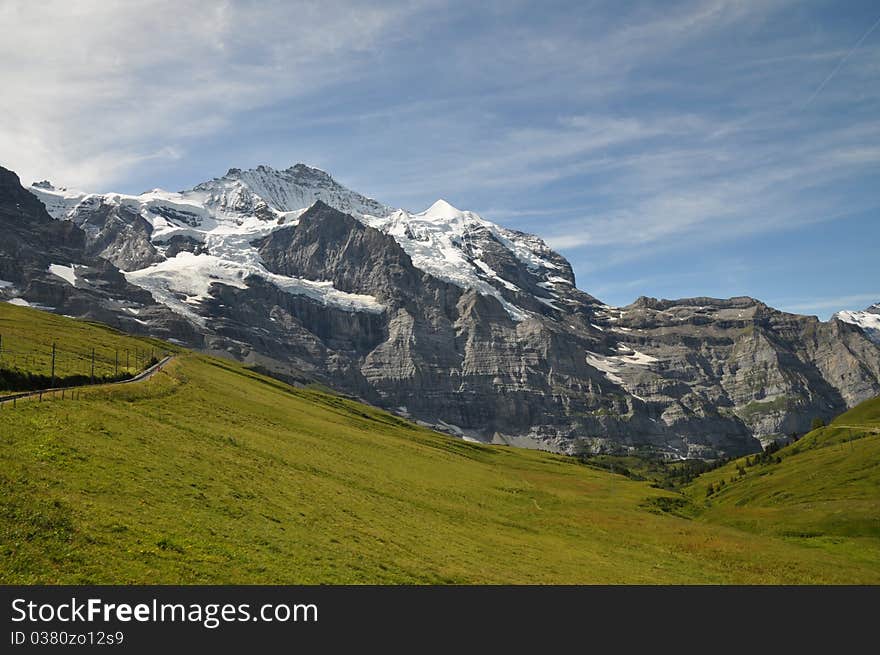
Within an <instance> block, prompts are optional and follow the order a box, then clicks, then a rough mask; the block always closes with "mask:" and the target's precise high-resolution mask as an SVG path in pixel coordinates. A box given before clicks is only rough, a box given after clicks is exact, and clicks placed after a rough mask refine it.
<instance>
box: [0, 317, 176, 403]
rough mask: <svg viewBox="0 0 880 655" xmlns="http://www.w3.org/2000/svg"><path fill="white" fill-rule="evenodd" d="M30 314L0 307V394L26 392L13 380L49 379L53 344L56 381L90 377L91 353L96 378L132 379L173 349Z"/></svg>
mask: <svg viewBox="0 0 880 655" xmlns="http://www.w3.org/2000/svg"><path fill="white" fill-rule="evenodd" d="M35 311H36V310H33V309H29V308H26V307H17V306H15V305H10V304H9V303H0V370H2V371H4V372H6V375H2V374H0V392H3V391H9V390H21V389H23V388H27V385H24V386H23V387H22V386H21V385H15V386H13V385H12V384H11V381H12V380H13V379H19V378H22V377H25V378H27V377H37V378H39V377H43V378H50V376H51V371H52V344H53V343H54V344H55V345H56V355H55V376H56V381H63V380H65V379H66V378H73V377H76V376H79V377H89V378H90V377H91V374H92V350H93V349H94V351H95V367H94V374H95V377H96V378H98V379H100V378H110V377H113V376H115V375H117V373H119V374H129V375H133V374H135V373H137V372H139V371H140V370H142V369H143V368H145V366H146V364H147V363H148V362H149V360H150V359H151V358H152V357H153V356H156V357H159V356H161V355H162V354H163V353H165V352H168V351H174V350H177V348H175V347H174V346H173V345H171V344H167V343H165V342H162V341H159V340H157V339H149V338H136V337H132V336H129V335H127V334H125V333H123V332H119V331H118V330H113V329H111V328H109V327H107V326H105V325H100V324H96V323H88V322H86V321H72V320H70V319H67V318H65V317H64V316H56V315H55V314H49V313H44V312H40V313H39V314H38V315H36V317H35ZM117 357H118V359H117ZM46 386H48V384H47V385H46Z"/></svg>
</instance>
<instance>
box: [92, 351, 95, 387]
mask: <svg viewBox="0 0 880 655" xmlns="http://www.w3.org/2000/svg"><path fill="white" fill-rule="evenodd" d="M92 384H95V349H94V348H92Z"/></svg>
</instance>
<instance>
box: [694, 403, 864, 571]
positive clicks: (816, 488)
mask: <svg viewBox="0 0 880 655" xmlns="http://www.w3.org/2000/svg"><path fill="white" fill-rule="evenodd" d="M755 459H756V458H755V457H754V456H753V457H748V458H742V459H739V460H736V461H734V462H731V463H729V464H727V465H726V466H724V467H722V468H719V469H716V470H714V471H711V472H709V473H706V474H704V475H703V476H701V477H700V478H699V479H698V480H696V481H695V482H694V483H693V484H692V485H690V486H689V487H688V488H687V490H686V493H687V494H688V496H689V497H690V498H691V499H692V500H693V502H694V504H695V505H696V506H697V507H698V508H699V510H698V512H699V520H700V521H707V522H712V523H715V524H722V525H726V526H730V527H735V528H738V529H742V530H746V531H749V532H753V533H756V534H762V535H768V536H774V537H780V538H783V539H785V540H787V541H789V542H794V543H799V544H803V545H806V546H809V547H811V548H813V549H815V550H824V551H828V552H838V553H845V554H847V556H848V557H851V558H852V559H853V560H854V561H861V562H864V563H865V564H866V565H869V566H873V567H874V568H875V569H876V570H880V398H875V399H873V400H869V401H867V402H864V403H862V404H861V405H859V406H857V407H855V408H853V409H852V410H850V411H848V412H846V413H845V414H842V415H840V416H839V417H837V418H836V419H835V420H834V421H833V422H832V423H831V424H830V425H828V426H827V427H823V428H820V429H818V430H814V431H812V432H810V433H808V434H807V435H805V436H804V437H803V438H802V439H800V440H799V441H798V442H796V443H794V444H791V445H789V446H787V447H785V448H782V449H781V450H780V451H778V452H777V453H774V454H773V455H772V456H771V457H768V458H765V459H766V460H767V461H766V462H762V463H755ZM722 481H724V486H720V485H721V482H722ZM710 485H711V486H712V487H713V489H714V490H715V491H714V493H712V494H711V495H707V489H708V488H709V486H710Z"/></svg>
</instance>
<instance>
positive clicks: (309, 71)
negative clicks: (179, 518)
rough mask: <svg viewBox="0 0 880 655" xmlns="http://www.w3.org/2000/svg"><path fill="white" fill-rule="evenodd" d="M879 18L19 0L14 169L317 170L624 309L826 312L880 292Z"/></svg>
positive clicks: (9, 35) (1, 54) (857, 8)
mask: <svg viewBox="0 0 880 655" xmlns="http://www.w3.org/2000/svg"><path fill="white" fill-rule="evenodd" d="M477 4H480V6H479V7H477V6H476V5H477ZM36 5H39V6H36ZM878 21H880V5H878V4H877V3H876V1H873V2H871V1H868V2H857V1H837V2H809V1H807V2H804V1H801V2H792V1H787V0H740V1H722V0H718V1H705V2H588V1H584V0H581V1H579V2H541V3H538V2H531V3H529V2H515V1H506V2H497V3H494V2H487V3H471V2H462V3H450V2H439V1H426V2H418V1H414V2H388V3H362V2H358V3H354V2H351V3H327V2H320V3H318V2H315V3H291V2H277V3H276V2H211V3H208V2H203V3H187V2H142V3H137V4H136V5H135V3H118V4H116V5H114V4H112V3H73V2H58V3H29V2H15V1H12V2H4V3H2V5H0V25H2V26H3V28H4V29H3V32H4V39H3V41H2V42H0V61H2V62H3V63H2V64H0V84H2V88H3V89H4V99H5V100H6V102H5V103H4V105H5V106H4V114H5V117H4V121H3V123H2V124H0V163H2V164H3V165H4V166H7V167H9V168H12V169H14V170H16V171H18V172H19V173H20V174H21V176H22V177H23V179H24V181H26V182H30V181H32V180H33V179H42V178H49V179H51V180H52V181H53V182H55V183H57V184H63V185H68V186H74V187H79V188H85V189H87V190H93V191H108V190H113V191H121V192H131V193H137V192H140V191H143V190H145V189H147V188H152V187H155V186H160V187H163V188H169V189H182V188H187V187H190V186H193V185H194V184H196V183H198V182H200V181H203V180H205V179H208V178H210V177H213V176H216V175H221V174H222V173H224V172H225V171H226V169H227V168H229V167H232V166H236V167H242V168H243V167H250V166H255V165H257V164H260V163H265V164H269V165H272V166H275V167H287V166H288V165H290V164H292V163H295V162H298V161H303V162H306V163H309V164H312V165H316V166H319V167H321V168H324V169H326V170H328V171H330V172H331V173H332V174H333V175H334V176H335V177H336V178H337V179H338V180H339V181H340V182H342V183H343V184H345V185H347V186H349V187H351V188H354V189H356V190H358V191H360V192H362V193H365V194H367V195H371V196H373V197H376V198H378V199H379V200H381V201H383V202H385V203H387V204H390V205H394V206H402V207H406V208H408V209H415V210H420V209H423V208H425V207H427V206H428V205H430V204H431V203H432V202H433V201H434V200H436V199H437V198H439V197H442V198H445V199H446V200H448V201H449V202H451V203H452V204H454V205H456V206H458V207H460V208H463V209H471V210H474V211H477V212H479V213H481V214H482V215H483V216H485V217H486V218H488V219H490V220H494V221H496V222H498V223H501V224H503V225H506V226H508V227H512V228H515V229H520V230H524V231H528V232H533V233H536V234H539V235H541V236H542V237H544V238H545V239H546V240H547V241H548V242H549V243H550V244H551V245H552V246H554V247H555V248H556V249H558V250H559V251H560V252H562V253H563V254H564V255H565V256H566V257H568V258H569V259H570V261H571V262H572V264H573V266H574V269H575V273H576V275H577V279H578V286H579V287H581V288H582V289H584V290H586V291H588V292H589V293H592V294H593V295H595V296H597V297H599V298H601V299H602V300H604V301H606V302H609V303H611V304H627V303H629V302H632V301H633V300H634V299H635V298H636V297H638V296H639V295H650V296H656V297H665V298H678V297H686V296H695V295H706V296H718V297H728V296H732V295H751V296H755V297H758V298H760V299H762V300H764V301H765V302H768V303H769V304H772V305H774V306H777V307H780V308H782V309H786V310H790V311H796V312H800V313H808V314H817V315H819V316H821V317H823V318H826V317H827V316H829V315H830V314H831V313H832V312H834V311H836V310H838V309H845V308H848V309H861V308H863V307H864V306H866V305H868V304H870V303H871V302H875V301H878V300H880V281H878V276H877V274H876V260H877V254H878V244H880V191H878V189H880V27H878ZM872 28H873V30H872Z"/></svg>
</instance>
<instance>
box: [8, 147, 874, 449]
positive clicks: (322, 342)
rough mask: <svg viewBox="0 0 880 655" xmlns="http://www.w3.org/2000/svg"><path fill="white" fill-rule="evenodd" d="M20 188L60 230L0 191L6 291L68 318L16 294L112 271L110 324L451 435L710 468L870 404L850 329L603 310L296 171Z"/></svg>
mask: <svg viewBox="0 0 880 655" xmlns="http://www.w3.org/2000/svg"><path fill="white" fill-rule="evenodd" d="M29 191H30V193H32V194H34V196H36V197H37V198H39V199H40V200H41V201H42V203H43V204H44V205H45V208H46V209H47V210H48V212H49V213H50V214H51V215H52V216H53V217H54V218H55V219H58V220H57V221H55V222H52V221H50V220H48V216H47V215H46V214H45V212H44V211H43V209H42V205H41V204H40V203H39V202H36V201H35V200H34V196H31V195H30V194H29V193H27V192H25V191H24V190H22V189H21V188H20V187H17V181H16V184H14V185H12V184H10V185H9V187H8V188H7V187H3V189H2V192H0V206H2V207H6V208H7V210H8V212H7V214H8V218H6V216H7V214H4V215H3V216H4V218H3V220H4V221H6V220H9V221H12V223H16V222H17V225H18V228H17V232H16V234H19V235H20V236H19V237H17V238H20V239H22V240H24V239H30V241H29V242H28V243H30V244H32V246H31V247H32V250H33V253H34V254H33V255H32V257H33V258H36V259H35V260H34V261H35V262H36V263H33V264H30V263H28V262H29V261H30V260H29V259H28V258H27V257H19V256H18V255H17V254H16V253H18V252H22V249H21V248H18V250H16V249H15V247H13V248H7V246H6V240H4V242H3V245H2V247H0V257H4V259H0V278H2V279H3V280H7V281H9V283H10V284H9V285H7V287H5V288H4V289H2V290H0V291H2V293H4V294H5V295H6V297H7V298H11V297H13V296H14V297H16V298H18V299H19V301H22V299H23V300H25V301H28V302H31V301H33V302H36V303H40V304H45V305H48V306H50V307H52V308H55V309H56V310H57V311H63V312H64V313H68V314H74V315H85V314H84V313H83V312H81V311H77V310H76V309H75V308H72V307H71V306H70V303H60V304H59V303H58V302H57V301H56V300H53V301H52V302H49V301H48V299H47V298H46V297H45V296H44V295H40V293H39V292H38V290H37V288H36V287H34V288H31V286H29V284H30V283H28V282H24V280H25V278H29V279H43V280H46V279H49V280H51V282H52V283H53V284H54V285H55V286H56V287H57V286H59V285H63V284H65V282H64V280H61V281H60V282H58V281H57V280H55V279H53V278H52V274H51V273H49V272H48V271H49V269H48V267H49V266H50V265H52V264H53V263H59V262H60V263H64V264H65V265H70V262H79V261H83V262H85V261H88V262H92V263H94V262H97V261H102V262H104V264H103V265H104V266H106V267H107V270H108V271H110V273H108V275H110V274H113V275H116V276H118V277H119V278H122V277H123V276H124V280H120V283H121V284H123V285H124V288H125V289H126V291H125V293H124V294H123V296H124V297H125V300H124V301H123V302H118V299H114V297H113V296H112V295H111V294H110V292H109V291H108V293H107V295H106V298H102V300H101V303H102V304H101V306H102V307H105V306H106V307H108V308H109V309H107V311H110V312H112V313H113V314H114V316H115V317H116V322H117V323H119V322H120V321H123V320H127V319H128V316H136V317H137V319H138V326H139V327H140V329H142V330H149V331H153V332H155V333H156V334H157V335H158V336H166V337H167V336H169V335H172V334H173V336H174V338H177V339H179V340H182V341H185V342H187V343H190V344H191V345H194V346H195V347H199V348H203V349H206V350H208V351H211V352H215V353H219V354H224V355H227V356H232V357H235V358H237V359H239V360H242V361H244V362H247V363H250V364H252V365H254V366H256V367H259V368H260V369H261V370H264V371H267V372H270V373H271V374H273V375H275V376H278V377H281V378H284V379H288V380H292V381H303V382H305V381H318V382H322V383H324V384H327V385H330V386H332V387H334V388H337V389H339V390H341V391H343V392H346V393H349V394H352V395H355V396H358V397H360V398H362V399H364V400H366V401H368V402H371V403H374V404H377V405H381V406H383V407H386V408H388V409H390V410H392V411H395V412H397V413H399V414H401V415H404V416H407V417H410V418H412V419H415V420H418V421H422V422H424V423H426V424H428V425H432V426H434V427H437V428H439V429H442V430H445V431H448V432H450V433H453V434H457V435H459V436H461V437H463V438H466V439H474V440H479V441H487V442H496V443H507V444H513V445H519V446H526V447H537V448H545V449H550V450H555V451H559V452H566V453H576V452H581V451H585V450H589V451H600V450H605V451H607V450H620V449H624V450H625V449H633V448H649V449H653V450H655V451H657V452H660V453H664V454H667V455H669V456H678V457H688V456H690V457H693V456H698V457H713V456H717V455H719V454H739V453H745V452H752V451H755V450H758V449H759V448H760V446H761V444H762V443H767V442H768V441H771V440H773V439H775V438H777V437H779V436H782V435H787V434H790V433H791V432H804V431H806V430H807V429H808V428H809V423H810V421H811V420H812V418H814V417H816V416H821V417H825V418H830V417H831V416H833V415H835V414H837V413H839V412H841V411H843V410H844V409H846V408H847V407H850V406H852V405H854V404H856V403H858V402H860V401H861V400H864V399H865V398H868V397H871V396H875V395H877V394H880V348H878V346H877V345H875V344H874V343H872V342H871V341H870V340H869V339H868V338H867V336H866V334H865V331H864V330H863V329H862V328H861V327H859V326H858V325H854V324H852V323H848V322H845V321H844V320H838V319H832V320H831V321H829V322H826V323H823V322H820V321H818V320H817V319H816V318H814V317H806V316H797V315H793V314H787V313H784V312H780V311H777V310H775V309H772V308H770V307H768V306H766V305H764V304H763V303H761V302H759V301H757V300H754V299H752V298H732V299H729V300H717V299H711V298H694V299H684V300H656V299H652V298H640V299H639V300H637V301H636V302H635V303H633V304H632V305H629V306H627V307H609V306H607V305H605V304H603V303H602V302H600V301H599V300H597V299H596V298H594V297H592V296H590V295H589V294H587V293H585V292H583V291H581V290H579V289H577V287H576V286H575V279H574V275H573V273H572V270H571V266H570V265H569V264H568V262H567V261H566V260H565V259H564V258H563V257H561V256H560V255H559V254H557V253H555V252H553V251H552V250H551V249H550V248H548V247H547V246H546V244H544V242H543V241H541V240H540V239H539V238H537V237H534V236H531V235H526V234H522V233H519V232H515V231H512V230H507V229H505V228H502V227H500V226H498V225H495V224H493V223H491V222H489V221H486V220H484V219H483V218H482V217H480V216H478V215H477V214H474V213H472V212H466V211H460V210H458V209H456V208H454V207H452V206H451V205H449V204H448V203H446V202H444V201H438V202H437V203H435V204H434V205H432V206H431V207H430V208H429V209H427V210H426V211H424V212H420V213H411V212H407V211H404V210H400V209H394V208H390V207H387V206H385V205H383V204H381V203H379V202H377V201H375V200H372V199H370V198H367V197H365V196H362V195H360V194H357V193H354V192H352V191H349V190H347V189H345V188H344V187H342V186H341V185H340V184H338V183H337V182H336V181H335V180H333V178H332V177H330V176H329V175H328V174H327V173H325V172H323V171H320V170H317V169H313V168H310V167H307V166H304V165H302V164H298V165H296V166H293V167H291V168H289V169H286V170H283V171H276V170H273V169H271V168H269V167H265V166H261V167H258V168H256V169H254V170H247V171H242V170H239V169H230V171H229V172H228V173H227V174H226V175H225V176H223V177H220V178H216V179H214V180H211V181H209V182H205V183H203V184H199V185H197V186H196V187H194V188H193V189H191V190H188V191H183V192H179V193H170V192H165V191H161V190H158V189H156V190H153V191H149V192H147V193H144V194H141V195H139V196H125V195H120V194H104V195H93V194H84V193H79V192H75V191H70V190H66V189H56V188H54V187H52V185H51V184H49V183H45V182H44V183H39V184H36V185H34V186H32V187H30V189H29ZM26 196H29V197H30V198H31V199H30V200H28V199H27V198H26ZM16 203H18V204H16ZM23 216H39V220H38V221H36V222H35V223H34V224H33V225H31V223H30V222H28V221H29V220H30V219H26V218H23ZM32 222H33V221H32ZM37 223H38V225H37ZM40 230H49V231H50V232H51V231H53V230H54V231H57V232H58V233H59V234H61V232H63V231H67V232H66V233H69V234H70V235H74V237H73V238H70V239H63V238H61V237H60V236H59V237H57V238H56V240H57V241H59V243H60V242H61V241H64V242H66V243H69V244H78V245H76V246H75V248H74V250H75V257H80V258H81V259H76V258H75V257H74V253H67V254H65V255H64V256H62V255H61V254H60V253H56V252H55V251H53V250H51V248H50V251H49V252H43V251H41V249H40V248H39V247H38V245H37V242H39V241H40V240H41V238H39V237H36V236H28V235H29V234H32V231H34V232H33V234H34V235H35V234H37V233H39V231H40ZM16 247H17V246H16ZM52 247H54V246H52ZM59 247H60V245H59ZM83 265H85V264H83ZM77 266H79V264H77ZM117 269H120V270H121V271H123V272H122V273H120V272H119V271H118V270H117ZM79 270H80V269H79V268H75V271H76V272H77V276H78V277H77V279H76V285H75V287H74V288H75V289H76V290H77V292H79V291H80V290H82V292H83V293H85V292H86V287H87V284H86V283H84V282H82V281H81V280H80V279H79ZM26 271H28V272H26ZM55 277H57V276H55ZM89 279H91V278H89ZM68 286H70V285H68ZM59 288H62V289H64V287H63V286H60V287H59ZM130 289H136V290H137V291H136V293H138V294H141V295H139V296H135V295H130V294H132V293H133V292H131V291H130ZM66 291H67V292H68V293H70V291H69V290H66ZM90 292H91V291H90ZM111 301H113V302H111ZM114 302H115V303H117V304H116V305H114V304H113V303H114ZM113 307H116V309H112V308H113ZM159 308H161V311H162V312H164V313H163V314H161V315H160V314H159ZM132 312H136V313H135V314H132ZM127 315H128V316H127ZM169 315H170V316H172V317H173V320H171V319H169V318H168V317H169ZM101 320H106V319H101ZM109 322H111V323H112V322H113V321H109Z"/></svg>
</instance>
